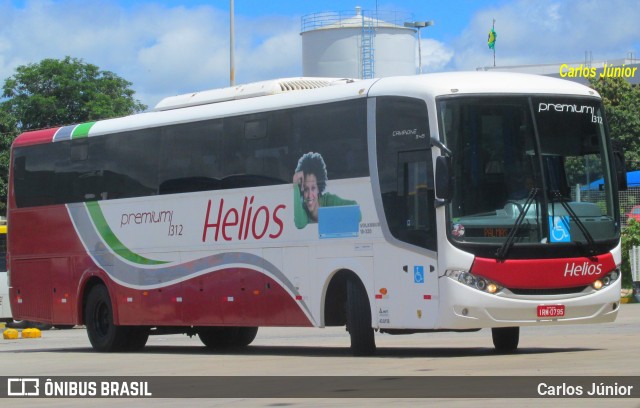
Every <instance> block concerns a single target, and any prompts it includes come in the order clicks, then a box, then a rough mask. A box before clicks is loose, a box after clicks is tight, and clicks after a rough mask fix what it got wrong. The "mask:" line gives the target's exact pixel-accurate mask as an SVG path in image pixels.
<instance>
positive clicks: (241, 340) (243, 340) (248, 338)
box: [235, 327, 258, 347]
mask: <svg viewBox="0 0 640 408" xmlns="http://www.w3.org/2000/svg"><path fill="white" fill-rule="evenodd" d="M257 334H258V328H257V327H238V333H237V334H236V340H235V346H236V347H247V346H248V345H249V344H251V343H252V342H253V340H255V338H256V335H257Z"/></svg>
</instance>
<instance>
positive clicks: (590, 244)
mask: <svg viewBox="0 0 640 408" xmlns="http://www.w3.org/2000/svg"><path fill="white" fill-rule="evenodd" d="M551 194H552V195H553V198H555V199H556V200H557V201H558V202H559V203H560V205H562V208H564V210H565V211H566V212H567V214H569V217H571V219H572V220H573V222H575V223H576V225H577V226H578V228H579V229H580V231H581V232H582V235H584V238H585V239H586V240H587V253H588V255H589V257H590V258H592V257H594V256H595V255H596V242H595V241H594V240H593V236H592V235H591V233H590V232H589V230H588V229H587V227H585V225H584V224H583V223H582V221H580V218H579V217H578V214H576V213H575V211H573V208H571V206H570V205H569V204H568V203H567V202H566V201H565V199H564V198H563V197H562V194H560V192H559V191H557V190H554V191H552V192H551ZM576 245H580V242H578V241H576Z"/></svg>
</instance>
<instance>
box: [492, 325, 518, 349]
mask: <svg viewBox="0 0 640 408" xmlns="http://www.w3.org/2000/svg"><path fill="white" fill-rule="evenodd" d="M491 337H492V338H493V345H494V346H495V348H496V351H498V352H500V353H512V352H514V351H516V349H517V348H518V343H519V342H520V328H519V327H494V328H492V329H491Z"/></svg>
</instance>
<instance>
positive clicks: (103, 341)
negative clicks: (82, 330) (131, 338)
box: [85, 285, 127, 352]
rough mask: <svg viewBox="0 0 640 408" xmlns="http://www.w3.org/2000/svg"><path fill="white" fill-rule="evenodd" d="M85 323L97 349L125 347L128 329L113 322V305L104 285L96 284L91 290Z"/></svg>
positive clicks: (86, 307) (111, 349) (116, 349)
mask: <svg viewBox="0 0 640 408" xmlns="http://www.w3.org/2000/svg"><path fill="white" fill-rule="evenodd" d="M85 324H86V326H87V335H88V336H89V341H90V342H91V345H92V346H93V348H94V349H95V350H96V351H104V352H109V351H118V350H121V349H123V348H124V347H125V345H126V341H127V330H126V328H125V327H124V326H116V325H115V324H114V323H113V306H112V305H111V299H110V297H109V291H108V290H107V288H106V287H105V286H104V285H98V286H95V287H93V288H92V289H91V291H90V292H89V296H88V297H87V303H86V306H85Z"/></svg>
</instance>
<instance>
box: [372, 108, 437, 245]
mask: <svg viewBox="0 0 640 408" xmlns="http://www.w3.org/2000/svg"><path fill="white" fill-rule="evenodd" d="M376 132H377V135H376V140H377V155H378V172H379V178H380V190H381V193H382V204H383V207H384V212H385V218H386V220H387V225H388V227H389V230H390V232H391V234H392V235H393V236H394V237H396V238H397V239H399V240H401V241H404V242H408V243H410V244H413V245H417V246H421V247H424V248H428V249H432V250H435V249H436V242H437V236H436V226H435V209H434V207H433V206H434V200H435V194H434V190H433V167H432V161H431V149H430V142H429V120H428V117H427V107H426V105H425V103H424V101H421V100H418V99H412V98H399V97H382V98H378V99H377V101H376Z"/></svg>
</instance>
